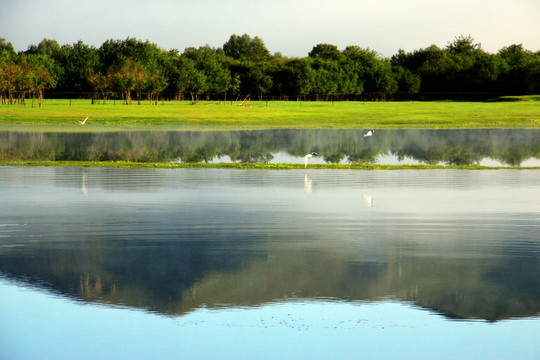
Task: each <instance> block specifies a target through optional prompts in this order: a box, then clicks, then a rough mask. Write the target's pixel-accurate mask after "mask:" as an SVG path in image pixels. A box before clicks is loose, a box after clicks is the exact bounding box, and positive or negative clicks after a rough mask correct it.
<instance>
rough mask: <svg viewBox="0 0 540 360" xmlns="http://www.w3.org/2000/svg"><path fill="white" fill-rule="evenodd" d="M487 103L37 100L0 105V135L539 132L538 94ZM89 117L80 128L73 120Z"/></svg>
mask: <svg viewBox="0 0 540 360" xmlns="http://www.w3.org/2000/svg"><path fill="white" fill-rule="evenodd" d="M511 100H518V101H495V102H451V101H440V102H365V103H364V102H334V103H332V102H303V101H289V102H287V101H271V102H257V101H252V102H251V103H250V106H238V104H239V103H237V102H233V103H231V102H227V103H225V104H220V103H218V102H217V101H216V102H202V101H201V102H198V103H197V104H196V105H192V104H191V103H190V102H188V101H167V102H164V103H159V104H158V105H150V104H149V103H148V102H147V101H144V102H142V103H141V105H137V103H136V102H135V103H134V104H133V105H122V104H121V103H120V101H112V100H109V101H108V102H107V104H106V105H103V104H94V105H92V104H91V102H90V101H89V100H71V101H70V100H45V103H44V105H43V107H41V108H37V107H34V108H32V107H31V105H30V102H28V103H27V105H26V106H21V105H0V130H25V129H31V130H44V131H45V130H47V131H49V130H56V131H106V130H118V129H130V130H137V129H141V130H148V129H155V130H172V129H176V130H205V129H208V130H240V129H277V128H319V129H321V128H336V129H347V128H351V129H352V128H358V129H368V128H379V129H380V128H495V127H505V128H506V127H508V128H510V127H532V128H538V127H540V101H538V97H537V96H536V97H532V96H531V97H519V98H512V99H511ZM86 116H89V120H88V122H87V124H86V125H84V126H81V125H79V123H78V120H83V119H84V118H85V117H86Z"/></svg>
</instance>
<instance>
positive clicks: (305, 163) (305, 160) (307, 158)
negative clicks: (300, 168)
mask: <svg viewBox="0 0 540 360" xmlns="http://www.w3.org/2000/svg"><path fill="white" fill-rule="evenodd" d="M312 156H319V154H317V153H316V152H312V153H309V154H307V155H306V156H304V167H307V162H308V160H309V158H310V157H312Z"/></svg>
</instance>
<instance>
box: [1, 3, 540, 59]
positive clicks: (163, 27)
mask: <svg viewBox="0 0 540 360" xmlns="http://www.w3.org/2000/svg"><path fill="white" fill-rule="evenodd" d="M0 9H1V11H0V38H4V39H6V40H7V41H9V42H11V43H12V44H13V46H14V47H15V50H16V51H23V50H26V49H27V48H28V46H29V45H32V44H36V45H37V44H38V43H39V42H40V41H41V40H43V39H44V38H47V39H54V40H57V41H58V43H59V44H60V45H64V44H73V43H76V42H77V41H79V40H81V41H82V42H84V43H85V44H88V45H93V46H95V47H99V46H101V44H103V42H105V41H106V40H109V39H115V40H116V39H126V38H127V37H134V38H137V39H139V40H142V41H146V40H148V41H150V42H151V43H154V44H156V45H158V46H159V47H160V48H162V49H164V50H170V49H177V50H179V51H180V52H183V51H184V49H185V48H187V47H199V46H206V45H209V46H210V47H213V48H218V47H222V46H223V44H224V43H225V42H227V40H228V39H229V37H230V36H231V35H233V34H237V35H243V34H248V35H250V36H251V37H252V38H253V37H255V36H258V37H259V38H261V39H262V40H263V41H264V43H265V44H266V47H267V48H268V50H269V51H270V52H271V53H272V54H273V53H276V52H280V53H281V54H283V55H284V56H288V57H305V56H307V55H308V53H309V51H311V49H312V48H313V47H314V46H315V45H317V44H321V43H326V44H332V45H336V46H337V47H338V48H339V49H340V50H343V49H345V47H347V46H349V45H356V46H360V47H362V48H369V49H371V50H375V51H376V52H378V53H379V54H381V55H382V56H385V57H391V56H392V55H394V54H396V53H397V52H398V50H399V49H403V50H405V51H408V52H409V51H414V50H416V49H423V48H426V47H428V46H430V45H437V46H439V47H441V48H443V47H445V46H447V45H448V43H450V42H452V41H453V40H454V39H456V37H458V36H471V37H472V38H473V39H474V41H475V43H479V44H481V47H482V49H483V50H484V51H487V52H490V53H496V52H497V51H499V50H500V49H501V48H503V47H505V46H509V45H512V44H522V45H523V47H524V48H525V49H527V50H531V51H539V50H540V21H539V20H538V19H540V0H513V1H508V0H376V1H374V0H356V1H354V0H331V1H330V0H325V1H321V0H227V1H225V0H176V1H174V0H145V1H140V0H131V1H126V0H93V1H85V0H80V1H73V0H45V1H42V0H17V1H11V0H0Z"/></svg>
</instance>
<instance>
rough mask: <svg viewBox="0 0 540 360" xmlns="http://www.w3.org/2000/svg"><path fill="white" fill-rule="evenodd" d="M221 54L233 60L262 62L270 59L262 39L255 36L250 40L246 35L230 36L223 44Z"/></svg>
mask: <svg viewBox="0 0 540 360" xmlns="http://www.w3.org/2000/svg"><path fill="white" fill-rule="evenodd" d="M223 52H224V54H225V55H227V56H229V57H231V58H233V59H235V60H247V61H253V62H262V61H266V60H268V59H269V58H270V52H269V51H268V49H267V48H266V45H265V44H264V42H263V41H262V39H260V38H259V37H257V36H255V37H254V38H253V39H252V38H251V36H249V35H248V34H244V35H242V36H238V35H231V37H230V38H229V40H228V41H227V42H226V43H225V44H223Z"/></svg>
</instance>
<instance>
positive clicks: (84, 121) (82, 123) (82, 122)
mask: <svg viewBox="0 0 540 360" xmlns="http://www.w3.org/2000/svg"><path fill="white" fill-rule="evenodd" d="M89 117H90V116H87V117H86V119H84V120H83V121H79V122H80V123H81V125H84V124H86V120H88V118H89Z"/></svg>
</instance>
